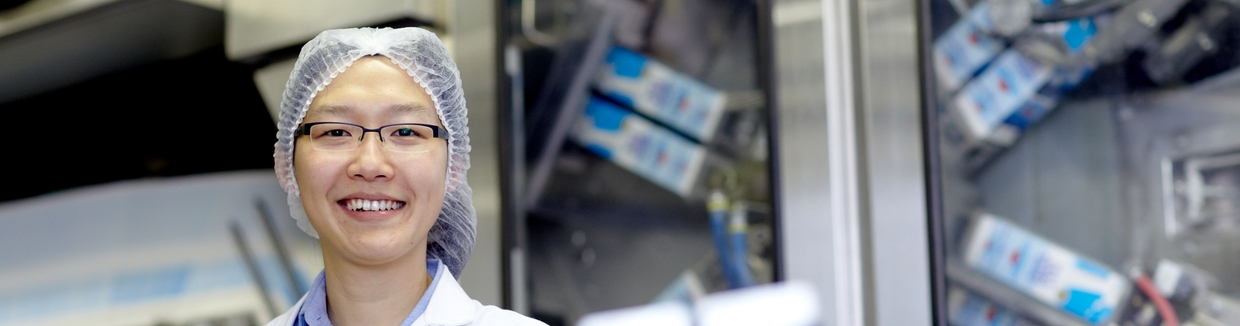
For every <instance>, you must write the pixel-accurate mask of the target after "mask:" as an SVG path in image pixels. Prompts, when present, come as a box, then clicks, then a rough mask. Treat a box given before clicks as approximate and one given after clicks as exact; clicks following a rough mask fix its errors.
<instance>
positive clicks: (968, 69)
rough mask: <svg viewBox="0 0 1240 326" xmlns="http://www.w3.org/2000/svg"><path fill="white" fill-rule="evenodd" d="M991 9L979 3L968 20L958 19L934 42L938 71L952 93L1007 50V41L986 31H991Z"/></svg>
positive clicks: (971, 11) (985, 4) (942, 86)
mask: <svg viewBox="0 0 1240 326" xmlns="http://www.w3.org/2000/svg"><path fill="white" fill-rule="evenodd" d="M989 8H990V6H989V5H988V4H987V3H986V2H985V1H982V2H978V4H977V5H975V6H973V9H971V10H969V17H968V18H967V19H959V20H957V21H956V23H955V24H952V27H951V28H948V29H947V32H944V33H943V35H941V36H939V38H938V39H937V40H935V41H934V72H935V76H937V78H938V80H939V86H940V88H942V89H943V90H945V91H947V92H951V91H955V90H956V89H957V88H960V85H961V84H964V83H965V82H967V81H969V78H972V77H973V74H974V73H976V72H977V70H978V69H980V68H981V67H982V66H984V65H986V63H987V62H990V59H993V58H994V57H995V55H997V54H999V51H1003V42H1001V41H999V40H997V39H995V38H993V37H991V36H989V35H988V34H986V33H985V31H984V29H989V28H990V26H989V23H990V15H988V14H987V12H988V11H989ZM979 24H986V25H981V26H979Z"/></svg>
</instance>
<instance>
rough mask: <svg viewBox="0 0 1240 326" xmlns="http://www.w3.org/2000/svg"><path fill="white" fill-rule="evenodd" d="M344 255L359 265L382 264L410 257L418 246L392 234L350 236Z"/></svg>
mask: <svg viewBox="0 0 1240 326" xmlns="http://www.w3.org/2000/svg"><path fill="white" fill-rule="evenodd" d="M347 239H348V240H346V241H347V242H348V243H347V244H345V246H344V248H341V249H344V251H346V252H342V253H341V254H344V255H346V256H348V257H342V258H346V259H348V260H352V261H355V262H358V263H368V264H382V263H387V262H391V261H394V260H397V259H400V258H401V257H405V256H407V255H409V254H410V253H411V252H412V251H413V250H415V248H417V247H418V246H416V245H414V244H413V243H414V240H413V239H411V238H409V237H404V236H399V235H395V234H391V233H380V234H373V233H372V234H363V235H355V236H348V237H347Z"/></svg>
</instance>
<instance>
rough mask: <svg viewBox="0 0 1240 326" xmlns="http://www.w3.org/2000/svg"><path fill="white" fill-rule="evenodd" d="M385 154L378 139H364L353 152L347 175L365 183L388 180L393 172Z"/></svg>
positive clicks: (374, 137)
mask: <svg viewBox="0 0 1240 326" xmlns="http://www.w3.org/2000/svg"><path fill="white" fill-rule="evenodd" d="M387 154H388V153H387V152H386V151H384V150H383V143H382V142H380V141H379V137H376V136H369V137H365V138H363V139H362V143H361V144H358V146H357V149H355V150H353V162H351V163H350V164H349V168H348V171H347V173H348V174H349V176H350V177H352V178H354V179H362V180H366V181H376V180H380V179H390V178H392V173H393V172H395V170H394V169H393V168H392V164H391V162H390V161H389V160H388V156H387Z"/></svg>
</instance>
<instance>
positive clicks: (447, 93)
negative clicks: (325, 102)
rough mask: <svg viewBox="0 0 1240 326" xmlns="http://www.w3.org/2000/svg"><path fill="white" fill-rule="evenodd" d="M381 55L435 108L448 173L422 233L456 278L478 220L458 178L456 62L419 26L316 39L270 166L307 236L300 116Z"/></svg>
mask: <svg viewBox="0 0 1240 326" xmlns="http://www.w3.org/2000/svg"><path fill="white" fill-rule="evenodd" d="M370 55H382V56H385V57H387V58H389V59H391V60H392V62H393V63H395V64H396V65H398V66H400V67H401V68H403V69H405V71H406V72H408V73H409V76H412V77H413V80H414V81H416V82H417V83H418V84H420V85H422V88H424V89H426V92H427V93H428V94H430V97H431V99H432V100H433V101H434V102H435V111H436V113H438V114H439V120H440V122H441V123H443V126H444V127H446V128H447V130H448V171H447V178H446V179H445V180H446V181H445V182H444V183H445V184H444V188H445V191H444V198H443V208H442V209H441V210H440V211H439V218H438V219H437V220H436V221H435V224H434V226H432V227H431V230H430V232H429V234H428V235H427V247H426V254H427V257H432V258H437V259H439V260H440V261H441V262H443V263H444V264H445V265H447V267H448V269H449V270H450V271H451V272H452V274H453V275H456V276H458V277H459V276H460V274H461V269H462V268H464V267H465V262H466V261H468V260H469V255H470V253H471V252H472V251H473V248H474V236H475V233H476V231H475V226H476V224H477V217H476V216H475V215H474V205H473V203H472V202H471V201H470V196H472V194H473V192H472V190H470V188H469V184H468V183H467V182H466V180H465V171H466V170H468V169H469V127H468V126H466V124H467V122H468V119H467V118H466V114H465V113H466V109H465V97H464V94H463V93H462V90H461V78H460V74H459V72H458V71H457V68H456V63H455V62H453V61H452V58H451V57H449V56H448V51H447V49H445V48H444V46H443V43H442V42H440V41H439V38H438V37H436V36H435V34H433V33H431V32H429V31H427V30H424V29H420V28H401V29H391V28H384V29H373V28H361V29H338V30H328V31H324V32H322V33H319V35H318V36H315V37H314V39H312V40H310V42H308V43H306V45H305V46H303V47H302V48H301V54H300V55H298V56H297V63H296V64H294V66H293V73H292V74H291V75H290V76H289V79H288V84H286V85H285V89H284V100H283V102H281V103H280V121H279V124H278V128H279V131H278V132H277V133H276V139H277V140H276V144H275V168H276V174H277V176H278V177H279V179H280V183H281V185H283V186H284V190H285V191H287V192H288V205H289V211H290V212H292V215H293V218H294V219H296V220H297V226H298V227H300V228H301V230H302V231H305V232H306V233H307V234H310V236H312V237H315V238H318V237H319V235H318V232H316V231H315V230H314V227H313V226H311V225H310V221H309V219H308V218H307V217H306V210H305V208H304V207H303V206H302V202H301V197H300V191H299V190H298V188H297V180H296V178H295V177H294V176H293V145H294V138H295V136H296V134H295V131H296V129H297V126H298V125H300V124H301V122H302V120H303V119H304V118H305V117H306V109H307V108H308V107H309V106H310V102H311V101H312V100H314V96H315V95H316V94H318V92H319V91H321V90H323V88H324V87H327V85H328V84H330V83H331V82H332V79H333V78H336V76H337V75H339V74H340V73H341V72H343V71H344V70H345V69H347V68H348V67H349V66H351V65H353V62H354V61H356V60H357V59H359V58H362V57H365V56H370Z"/></svg>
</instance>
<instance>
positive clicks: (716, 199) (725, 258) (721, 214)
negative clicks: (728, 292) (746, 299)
mask: <svg viewBox="0 0 1240 326" xmlns="http://www.w3.org/2000/svg"><path fill="white" fill-rule="evenodd" d="M706 209H707V211H709V212H710V234H711V237H712V238H714V240H715V252H717V253H718V256H719V267H720V269H722V270H723V278H724V279H726V280H727V281H728V287H729V288H733V289H735V288H738V287H740V279H739V278H738V275H736V270H735V269H734V268H732V267H731V266H732V264H731V261H732V260H733V259H735V258H734V257H732V255H730V254H729V253H730V252H731V251H732V250H729V247H728V223H727V216H728V199H727V197H726V196H724V195H723V192H722V191H719V190H715V191H712V192H711V194H710V201H709V202H707V204H706Z"/></svg>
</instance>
